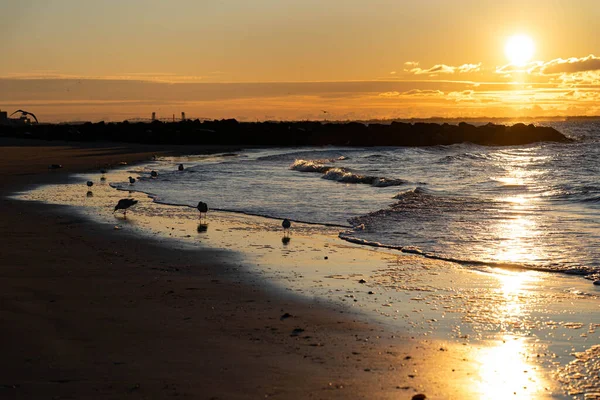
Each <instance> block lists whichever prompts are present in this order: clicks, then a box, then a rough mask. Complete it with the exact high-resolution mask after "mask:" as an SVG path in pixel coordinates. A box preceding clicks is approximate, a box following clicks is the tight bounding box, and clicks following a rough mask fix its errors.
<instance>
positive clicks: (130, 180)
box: [129, 176, 135, 185]
mask: <svg viewBox="0 0 600 400" xmlns="http://www.w3.org/2000/svg"><path fill="white" fill-rule="evenodd" d="M134 183H135V178H132V177H131V176H130V177H129V184H130V185H133V184H134Z"/></svg>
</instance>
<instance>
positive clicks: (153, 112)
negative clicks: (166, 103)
mask: <svg viewBox="0 0 600 400" xmlns="http://www.w3.org/2000/svg"><path fill="white" fill-rule="evenodd" d="M152 121H156V112H155V111H152Z"/></svg>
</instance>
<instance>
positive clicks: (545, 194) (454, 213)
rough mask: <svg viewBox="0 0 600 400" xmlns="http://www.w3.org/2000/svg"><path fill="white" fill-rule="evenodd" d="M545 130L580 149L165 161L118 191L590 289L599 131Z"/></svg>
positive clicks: (597, 246)
mask: <svg viewBox="0 0 600 400" xmlns="http://www.w3.org/2000/svg"><path fill="white" fill-rule="evenodd" d="M543 125H549V126H553V127H555V128H556V129H558V130H559V131H561V132H562V133H564V134H565V135H567V136H569V137H570V138H573V139H575V142H573V143H567V144H563V143H561V144H557V143H537V144H532V145H527V146H512V147H484V146H477V145H473V144H460V145H452V146H435V147H424V148H407V147H396V148H390V147H385V148H339V147H320V148H285V149H282V148H279V149H266V150H265V149H252V150H247V151H243V152H240V153H236V154H224V155H218V156H210V157H206V156H203V157H199V156H198V157H194V156H190V157H184V158H161V159H157V160H156V161H154V162H153V163H151V164H148V165H146V166H145V167H143V168H142V169H140V170H136V171H133V172H135V173H136V175H134V177H136V178H138V181H137V182H136V183H135V184H134V185H130V184H129V183H128V182H121V183H114V184H113V186H114V187H116V188H118V189H121V190H136V191H141V192H144V193H148V194H150V195H151V196H153V197H154V199H155V201H157V202H161V203H166V204H174V205H187V206H190V207H195V206H196V205H197V204H198V202H199V201H204V202H206V203H208V205H209V208H211V209H219V210H228V211H235V212H241V213H247V214H253V215H260V216H267V217H273V218H289V219H291V220H293V221H302V222H309V223H315V224H327V225H335V226H339V230H340V237H341V238H343V239H346V240H350V241H353V242H357V243H363V244H365V245H375V246H386V247H393V248H398V249H403V250H404V251H409V252H419V253H423V254H424V255H425V256H427V257H433V258H441V259H448V260H453V261H457V262H459V263H463V264H465V265H469V264H491V265H495V264H503V265H507V266H516V267H523V268H533V269H542V270H555V271H562V272H567V273H575V274H581V275H588V276H589V277H593V276H594V274H598V273H599V272H600V256H599V254H600V122H599V121H596V122H594V121H585V122H581V121H579V122H549V123H544V124H543ZM180 162H181V163H183V164H184V166H185V169H184V170H183V171H178V170H177V165H178V164H179V163H180ZM151 170H156V171H158V177H156V178H151V177H150V171H151ZM133 172H132V173H133Z"/></svg>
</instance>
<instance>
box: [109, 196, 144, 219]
mask: <svg viewBox="0 0 600 400" xmlns="http://www.w3.org/2000/svg"><path fill="white" fill-rule="evenodd" d="M137 203H138V201H137V200H134V199H121V200H119V202H118V203H117V205H116V206H115V209H114V211H113V213H114V212H116V211H117V210H123V216H124V217H125V218H127V209H128V208H129V207H131V206H133V205H135V204H137Z"/></svg>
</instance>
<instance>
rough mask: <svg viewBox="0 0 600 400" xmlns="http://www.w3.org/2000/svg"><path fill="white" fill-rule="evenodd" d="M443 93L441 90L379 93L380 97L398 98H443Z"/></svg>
mask: <svg viewBox="0 0 600 400" xmlns="http://www.w3.org/2000/svg"><path fill="white" fill-rule="evenodd" d="M443 95H444V92H442V91H441V90H427V89H426V90H423V89H412V90H407V91H405V92H398V91H391V92H383V93H379V96H380V97H400V96H423V97H429V96H443Z"/></svg>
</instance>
